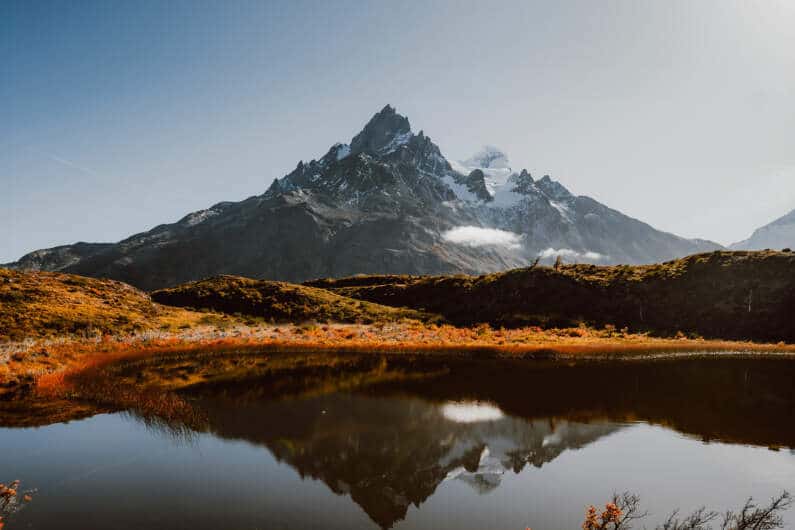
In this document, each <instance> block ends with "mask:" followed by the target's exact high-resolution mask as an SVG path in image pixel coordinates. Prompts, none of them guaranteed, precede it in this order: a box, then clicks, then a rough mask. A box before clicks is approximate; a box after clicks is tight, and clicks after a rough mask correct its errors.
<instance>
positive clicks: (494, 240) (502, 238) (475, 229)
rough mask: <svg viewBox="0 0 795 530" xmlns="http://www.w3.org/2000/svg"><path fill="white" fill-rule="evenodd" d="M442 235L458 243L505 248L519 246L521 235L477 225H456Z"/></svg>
mask: <svg viewBox="0 0 795 530" xmlns="http://www.w3.org/2000/svg"><path fill="white" fill-rule="evenodd" d="M442 237H443V238H444V239H445V240H447V241H450V242H451V243H456V244H459V245H467V246H470V247H484V246H488V245H494V246H498V247H505V248H519V247H520V246H521V245H520V243H521V241H522V236H520V235H519V234H515V233H513V232H508V231H507V230H500V229H498V228H481V227H479V226H457V227H455V228H453V229H451V230H447V231H445V232H443V233H442Z"/></svg>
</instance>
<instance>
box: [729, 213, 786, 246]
mask: <svg viewBox="0 0 795 530" xmlns="http://www.w3.org/2000/svg"><path fill="white" fill-rule="evenodd" d="M731 248H732V249H734V250H765V249H773V250H781V249H784V248H795V210H792V211H791V212H790V213H788V214H787V215H785V216H784V217H780V218H779V219H776V220H775V221H773V222H772V223H770V224H768V225H765V226H763V227H761V228H759V229H757V230H756V231H754V233H753V234H752V235H751V237H749V238H748V239H746V240H744V241H740V242H739V243H735V244H733V245H732V246H731Z"/></svg>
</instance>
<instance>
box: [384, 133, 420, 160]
mask: <svg viewBox="0 0 795 530" xmlns="http://www.w3.org/2000/svg"><path fill="white" fill-rule="evenodd" d="M412 136H414V134H413V133H412V132H411V131H407V132H404V133H401V134H398V135H396V136H395V137H394V138H392V140H390V142H389V143H388V144H386V145H385V146H384V147H383V148H382V149H381V150H380V154H382V155H388V154H391V153H394V152H395V151H397V150H398V149H400V148H401V147H403V146H404V145H406V144H408V143H409V141H410V140H411V137H412Z"/></svg>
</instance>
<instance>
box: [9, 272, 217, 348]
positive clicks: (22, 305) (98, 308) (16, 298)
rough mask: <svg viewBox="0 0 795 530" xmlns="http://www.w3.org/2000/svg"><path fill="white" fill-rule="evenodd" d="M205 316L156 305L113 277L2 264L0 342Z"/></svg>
mask: <svg viewBox="0 0 795 530" xmlns="http://www.w3.org/2000/svg"><path fill="white" fill-rule="evenodd" d="M206 318H207V316H206V315H202V314H200V313H195V312H191V311H186V310H184V309H178V308H172V307H164V306H161V305H159V304H155V303H153V302H152V301H151V299H150V298H149V296H148V295H147V294H146V293H144V292H142V291H139V290H138V289H135V288H134V287H131V286H129V285H127V284H124V283H121V282H117V281H113V280H97V279H93V278H85V277H82V276H76V275H72V274H62V273H53V272H18V271H12V270H9V269H3V268H0V343H2V342H4V341H21V340H24V339H32V338H45V337H51V338H54V337H67V336H73V337H79V338H82V339H85V338H91V337H98V336H102V335H105V334H109V333H111V334H124V333H135V332H140V331H143V330H150V329H172V330H173V329H178V328H179V327H187V326H192V325H196V324H198V323H199V322H200V321H201V320H202V319H206Z"/></svg>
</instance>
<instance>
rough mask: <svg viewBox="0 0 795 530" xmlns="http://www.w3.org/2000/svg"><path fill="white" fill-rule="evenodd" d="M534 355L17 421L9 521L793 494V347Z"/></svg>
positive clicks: (462, 516) (461, 524)
mask: <svg viewBox="0 0 795 530" xmlns="http://www.w3.org/2000/svg"><path fill="white" fill-rule="evenodd" d="M528 364H530V363H524V364H514V365H504V364H500V365H495V364H494V363H493V362H491V363H485V362H484V363H472V364H470V365H466V366H456V367H448V369H447V371H446V374H445V375H441V376H438V377H433V378H422V379H417V380H402V381H397V382H391V383H379V384H371V385H364V386H358V387H356V388H355V389H353V390H347V391H342V390H340V389H339V388H337V389H335V388H334V387H333V385H332V386H330V387H329V388H330V389H329V391H328V392H326V393H316V394H314V395H306V394H300V393H299V394H296V393H293V394H292V395H290V396H277V397H274V396H273V395H272V393H271V392H269V391H268V388H269V386H270V385H272V381H267V380H258V381H248V382H245V383H237V384H234V385H228V386H223V387H221V386H214V387H209V388H205V389H200V390H198V391H195V392H192V393H191V394H190V395H188V396H186V398H187V399H189V400H190V401H191V402H192V403H193V404H194V405H195V407H196V408H197V409H198V410H201V411H202V413H203V414H205V415H206V418H207V421H208V427H206V428H205V429H203V430H202V431H201V432H187V433H185V432H182V433H181V434H180V433H177V432H176V431H173V430H171V429H169V428H158V427H152V426H150V425H147V424H146V423H145V422H143V421H141V420H139V419H137V418H135V417H134V416H132V415H129V414H126V413H114V414H101V415H96V416H93V417H90V418H88V419H83V420H79V421H73V422H70V423H65V424H55V425H49V426H45V427H38V428H25V429H11V428H3V429H0V446H1V447H2V449H3V450H2V451H1V452H0V471H1V472H2V477H0V478H2V479H3V480H11V479H14V478H20V479H23V481H24V485H25V486H26V487H33V488H37V489H38V493H37V494H36V495H35V498H34V500H33V502H32V503H31V504H30V505H29V506H27V507H26V508H25V509H24V510H23V511H22V512H20V513H19V514H17V515H16V516H15V518H14V519H12V521H11V523H10V525H9V528H10V529H12V530H13V529H14V528H58V529H64V528H67V529H70V528H75V529H77V528H80V529H93V528H96V529H114V528H118V529H133V528H136V529H140V528H192V529H196V528H199V529H204V528H207V529H209V528H239V529H257V528H262V529H266V528H267V529H280V528H284V529H288V528H290V529H299V528H324V529H329V528H339V529H343V528H345V529H352V528H379V527H382V528H388V527H394V528H403V529H415V528H416V529H419V528H451V529H452V528H455V529H458V530H461V529H480V530H482V529H487V528H495V529H496V528H500V529H524V528H525V527H527V526H532V527H533V528H534V529H576V528H578V527H579V524H580V523H581V521H582V513H583V509H584V507H585V506H586V505H588V504H591V503H594V504H596V503H603V502H604V501H606V500H607V499H608V497H609V496H610V495H611V493H612V492H613V491H623V490H631V491H633V492H636V493H638V494H639V495H640V496H641V498H642V500H643V504H644V507H646V508H647V509H648V510H649V511H650V512H651V513H652V515H651V516H650V517H649V519H648V521H646V523H647V525H648V526H653V525H654V524H655V523H657V522H659V521H660V520H661V519H662V518H663V517H664V515H665V514H667V512H669V511H670V510H672V509H673V508H677V507H679V508H681V509H682V510H683V511H689V510H692V509H695V508H697V507H699V506H701V505H704V504H706V505H707V506H708V507H710V508H713V509H717V510H724V509H727V508H734V507H737V506H739V505H741V504H742V503H743V501H744V499H745V498H747V497H748V496H752V495H753V496H755V497H757V498H760V499H764V500H766V498H767V497H769V496H772V495H774V494H776V493H778V492H780V491H781V490H782V489H789V490H790V491H793V490H795V451H793V450H792V449H791V448H793V447H795V388H793V387H794V386H795V367H793V363H791V362H785V361H765V362H760V361H755V362H750V361H741V360H726V361H717V360H712V361H695V360H694V361H685V362H682V361H679V362H667V363H655V364H637V365H622V366H612V367H611V366H605V365H596V366H594V365H581V366H572V367H562V368H561V367H557V368H552V367H544V366H541V365H539V366H532V367H528V366H527V365H528ZM785 517H786V519H787V523H788V525H789V526H788V528H795V510H791V511H790V512H789V513H787V514H786V516H785Z"/></svg>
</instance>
